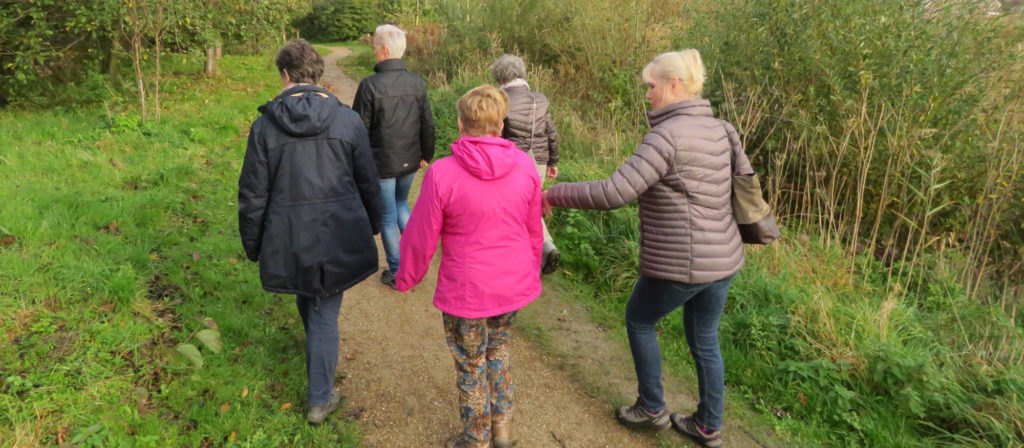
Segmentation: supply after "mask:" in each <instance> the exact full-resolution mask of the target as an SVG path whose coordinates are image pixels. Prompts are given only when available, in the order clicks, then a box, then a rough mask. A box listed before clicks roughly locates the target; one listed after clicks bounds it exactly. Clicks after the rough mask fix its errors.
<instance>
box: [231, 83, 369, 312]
mask: <svg viewBox="0 0 1024 448" xmlns="http://www.w3.org/2000/svg"><path fill="white" fill-rule="evenodd" d="M259 111H260V112H261V113H262V114H263V116H261V117H259V118H258V119H256V121H255V122H254V123H253V124H252V128H251V129H250V131H249V143H248V145H247V146H246V149H245V162H244V163H243V165H242V174H241V176H240V177H239V178H238V231H239V233H240V234H241V236H242V245H243V246H245V253H246V255H247V256H248V257H249V259H250V260H253V261H257V260H259V263H260V278H261V279H262V281H263V288H264V289H266V290H268V291H274V292H280V293H289V294H300V295H306V296H320V297H323V296H329V295H334V294H336V293H339V292H341V291H344V290H345V289H348V288H349V287H351V286H353V285H355V284H356V283H358V282H359V281H361V280H363V279H364V278H366V277H369V276H370V275H372V274H374V273H375V272H377V245H376V244H375V242H374V239H373V235H374V234H376V233H378V232H379V231H380V208H379V207H380V206H379V203H378V198H377V196H378V194H379V193H380V184H379V183H378V181H377V170H376V168H375V167H374V164H373V158H372V156H371V152H370V142H369V140H368V139H367V136H366V129H365V128H364V127H363V125H362V123H361V122H360V121H359V116H358V115H357V114H356V113H355V112H353V111H352V110H351V109H349V108H348V107H346V106H345V105H343V104H341V102H339V101H338V99H337V98H336V97H335V96H334V95H331V94H330V93H328V92H327V91H325V90H323V89H321V88H319V87H316V86H298V87H294V88H291V89H289V90H287V91H285V92H283V93H282V94H280V95H278V96H277V98H274V99H273V100H271V101H270V102H269V103H267V104H264V105H263V106H260V107H259Z"/></svg>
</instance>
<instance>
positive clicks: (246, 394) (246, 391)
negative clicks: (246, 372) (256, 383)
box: [242, 387, 249, 398]
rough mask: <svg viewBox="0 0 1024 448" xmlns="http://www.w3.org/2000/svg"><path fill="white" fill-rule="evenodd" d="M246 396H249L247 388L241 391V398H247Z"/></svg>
mask: <svg viewBox="0 0 1024 448" xmlns="http://www.w3.org/2000/svg"><path fill="white" fill-rule="evenodd" d="M248 396H249V388H248V387H246V388H245V389H242V398H245V397H248Z"/></svg>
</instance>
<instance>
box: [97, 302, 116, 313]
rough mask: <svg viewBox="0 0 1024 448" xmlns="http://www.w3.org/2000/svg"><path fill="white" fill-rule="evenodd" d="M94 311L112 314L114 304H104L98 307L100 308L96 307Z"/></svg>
mask: <svg viewBox="0 0 1024 448" xmlns="http://www.w3.org/2000/svg"><path fill="white" fill-rule="evenodd" d="M96 309H98V310H100V311H106V312H108V313H113V312H114V304H113V303H104V304H103V305H100V306H98V307H96Z"/></svg>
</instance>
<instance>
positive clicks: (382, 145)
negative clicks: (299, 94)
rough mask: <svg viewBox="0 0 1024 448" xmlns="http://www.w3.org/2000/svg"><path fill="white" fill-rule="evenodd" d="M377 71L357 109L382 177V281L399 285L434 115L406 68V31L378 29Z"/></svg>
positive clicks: (422, 86)
mask: <svg viewBox="0 0 1024 448" xmlns="http://www.w3.org/2000/svg"><path fill="white" fill-rule="evenodd" d="M373 48H374V56H375V57H376V59H377V65H376V66H374V67H373V71H374V72H375V73H374V74H373V75H370V76H368V77H367V78H366V79H363V80H362V81H361V82H360V83H359V88H358V89H357V90H356V96H355V99H354V100H353V102H352V108H353V109H354V110H355V111H356V112H358V113H359V116H360V118H361V119H362V121H363V124H364V125H365V126H366V129H367V130H368V131H369V133H370V146H371V147H373V158H374V162H375V163H376V165H377V174H378V176H379V177H380V188H381V195H380V203H381V211H382V220H383V222H382V225H381V242H382V243H383V246H384V252H385V254H386V258H387V263H388V269H387V270H385V271H384V272H383V273H381V282H383V283H384V284H386V285H388V286H391V287H392V288H393V287H394V286H395V273H396V272H397V271H398V266H399V248H398V245H399V241H400V239H401V234H402V232H404V231H405V224H406V222H407V221H408V220H409V213H410V211H409V203H408V200H409V190H410V189H411V188H412V181H413V178H414V177H415V175H416V171H417V170H419V169H420V168H423V167H426V166H427V163H428V162H430V160H431V159H432V158H433V157H434V118H433V114H432V113H431V111H430V101H429V100H428V98H427V86H426V83H424V82H423V78H420V77H419V75H416V74H415V73H411V72H409V71H408V70H406V67H405V62H403V61H402V55H403V54H404V52H405V32H404V31H402V30H401V29H399V28H397V27H395V26H393V25H381V26H379V27H377V30H376V32H375V33H374V38H373Z"/></svg>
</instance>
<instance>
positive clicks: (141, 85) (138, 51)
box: [130, 1, 146, 124]
mask: <svg viewBox="0 0 1024 448" xmlns="http://www.w3.org/2000/svg"><path fill="white" fill-rule="evenodd" d="M130 19H131V21H132V65H133V66H134V67H135V84H136V86H137V87H138V89H139V111H140V114H141V116H142V124H146V83H145V80H144V79H143V78H142V20H140V17H139V4H138V2H137V1H136V2H135V3H132V4H131V15H130Z"/></svg>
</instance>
